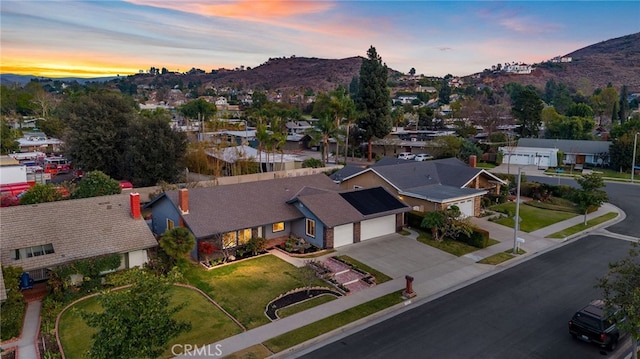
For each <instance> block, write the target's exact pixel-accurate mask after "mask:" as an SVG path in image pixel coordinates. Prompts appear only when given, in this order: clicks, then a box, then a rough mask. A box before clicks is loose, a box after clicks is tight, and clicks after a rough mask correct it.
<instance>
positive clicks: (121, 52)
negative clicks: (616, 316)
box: [0, 0, 640, 77]
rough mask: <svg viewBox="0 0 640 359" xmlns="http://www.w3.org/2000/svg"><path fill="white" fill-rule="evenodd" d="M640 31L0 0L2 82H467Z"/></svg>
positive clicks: (198, 5) (400, 13) (506, 11)
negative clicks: (362, 65) (296, 67)
mask: <svg viewBox="0 0 640 359" xmlns="http://www.w3.org/2000/svg"><path fill="white" fill-rule="evenodd" d="M637 32H640V1H637V0H629V1H548V0H538V1H482V0H478V1H415V0H414V1H398V0H387V1H369V0H355V1H342V0H320V1H311V0H302V1H292V0H267V1H263V0H227V1H188V0H90V1H56V0H46V1H33V0H20V1H12V0H2V1H0V35H1V38H0V60H1V61H0V73H2V74H9V73H12V74H29V75H36V76H44V77H69V76H72V77H101V76H115V75H121V76H124V75H130V74H134V73H138V72H140V71H141V70H142V71H148V70H149V69H150V68H151V67H156V68H163V67H164V68H167V69H168V70H170V71H178V72H186V71H188V70H189V69H191V68H198V69H202V70H205V71H206V72H209V71H211V70H217V69H220V68H227V69H234V68H237V67H241V66H244V67H245V68H246V67H257V66H259V65H261V64H263V63H265V62H267V61H268V59H269V58H277V57H291V56H293V55H295V56H296V57H318V58H324V59H343V58H347V57H352V56H362V57H366V53H367V50H368V49H369V47H370V46H374V47H375V48H376V50H377V52H378V54H379V55H380V57H381V58H382V61H383V62H385V63H386V64H387V66H389V67H390V68H392V69H394V70H397V71H400V72H404V73H408V72H409V70H410V69H411V68H415V70H416V73H417V74H424V75H427V76H440V77H442V76H445V75H447V74H452V75H454V76H465V75H470V74H473V73H476V72H481V71H483V70H484V69H486V68H491V66H492V65H496V64H498V63H501V64H504V63H511V62H514V61H515V62H519V63H527V64H533V63H537V62H541V61H545V60H549V59H551V58H553V57H555V56H562V55H566V54H568V53H570V52H573V51H575V50H578V49H581V48H583V47H586V46H589V45H592V44H595V43H598V42H601V41H605V40H609V39H613V38H617V37H621V36H625V35H629V34H633V33H637Z"/></svg>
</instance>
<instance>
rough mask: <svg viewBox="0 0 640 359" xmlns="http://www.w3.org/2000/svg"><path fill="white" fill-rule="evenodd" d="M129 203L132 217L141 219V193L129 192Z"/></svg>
mask: <svg viewBox="0 0 640 359" xmlns="http://www.w3.org/2000/svg"><path fill="white" fill-rule="evenodd" d="M129 205H130V207H131V217H133V219H140V193H129Z"/></svg>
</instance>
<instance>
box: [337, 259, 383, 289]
mask: <svg viewBox="0 0 640 359" xmlns="http://www.w3.org/2000/svg"><path fill="white" fill-rule="evenodd" d="M338 258H340V259H342V260H343V261H345V262H347V263H349V264H351V265H353V266H354V267H356V268H358V269H360V270H363V271H365V272H367V273H369V274H371V275H372V276H373V277H374V278H375V279H376V283H377V284H380V283H384V282H388V281H390V280H391V277H389V276H388V275H386V274H384V273H382V272H380V271H378V270H377V269H373V268H371V267H369V266H368V265H366V264H364V263H362V262H360V261H358V260H356V259H353V258H351V257H349V256H338Z"/></svg>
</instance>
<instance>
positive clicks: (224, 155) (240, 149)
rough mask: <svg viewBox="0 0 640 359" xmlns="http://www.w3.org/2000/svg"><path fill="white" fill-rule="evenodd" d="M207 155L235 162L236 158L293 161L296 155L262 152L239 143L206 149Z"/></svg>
mask: <svg viewBox="0 0 640 359" xmlns="http://www.w3.org/2000/svg"><path fill="white" fill-rule="evenodd" d="M205 152H206V153H207V155H209V156H212V157H215V158H217V159H220V160H222V161H224V162H227V163H235V162H236V161H238V160H252V161H255V162H258V161H260V162H262V163H267V157H268V159H269V163H279V162H293V161H295V160H296V159H297V158H298V157H297V156H294V155H288V154H282V153H277V152H264V151H258V150H257V149H255V148H253V147H251V146H246V145H241V146H233V147H225V148H224V149H222V151H213V150H206V151H205Z"/></svg>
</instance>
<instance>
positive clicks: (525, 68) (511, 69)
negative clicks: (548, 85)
mask: <svg viewBox="0 0 640 359" xmlns="http://www.w3.org/2000/svg"><path fill="white" fill-rule="evenodd" d="M502 71H504V72H506V73H509V74H518V75H526V74H530V73H531V71H533V67H531V65H527V64H505V65H504V67H503V68H502Z"/></svg>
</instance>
